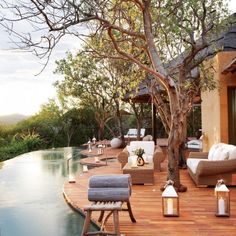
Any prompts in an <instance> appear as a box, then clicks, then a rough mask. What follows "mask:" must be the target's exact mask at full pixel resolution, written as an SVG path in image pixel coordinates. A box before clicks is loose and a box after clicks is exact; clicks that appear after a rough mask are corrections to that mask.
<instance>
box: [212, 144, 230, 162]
mask: <svg viewBox="0 0 236 236" xmlns="http://www.w3.org/2000/svg"><path fill="white" fill-rule="evenodd" d="M227 159H229V151H228V150H227V148H225V147H223V146H219V147H218V148H217V149H216V150H215V152H214V155H213V159H212V160H215V161H222V160H227Z"/></svg>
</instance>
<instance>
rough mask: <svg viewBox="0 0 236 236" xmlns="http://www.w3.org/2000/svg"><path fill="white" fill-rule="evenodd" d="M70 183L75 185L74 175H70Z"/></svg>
mask: <svg viewBox="0 0 236 236" xmlns="http://www.w3.org/2000/svg"><path fill="white" fill-rule="evenodd" d="M69 183H75V178H74V176H73V175H69Z"/></svg>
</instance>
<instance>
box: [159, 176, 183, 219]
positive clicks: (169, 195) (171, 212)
mask: <svg viewBox="0 0 236 236" xmlns="http://www.w3.org/2000/svg"><path fill="white" fill-rule="evenodd" d="M173 184H174V182H173V181H172V180H168V181H167V183H166V186H165V190H164V191H163V193H162V212H163V215H164V216H179V196H178V194H177V192H176V191H175V188H174V187H173Z"/></svg>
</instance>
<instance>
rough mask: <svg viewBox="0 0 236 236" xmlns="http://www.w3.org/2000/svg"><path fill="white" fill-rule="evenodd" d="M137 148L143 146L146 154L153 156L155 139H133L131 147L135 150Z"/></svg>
mask: <svg viewBox="0 0 236 236" xmlns="http://www.w3.org/2000/svg"><path fill="white" fill-rule="evenodd" d="M137 148H143V149H144V152H145V154H146V155H149V156H152V155H153V154H154V149H155V143H154V141H131V142H130V148H129V149H130V150H131V151H135V150H136V149H137ZM127 150H128V149H127Z"/></svg>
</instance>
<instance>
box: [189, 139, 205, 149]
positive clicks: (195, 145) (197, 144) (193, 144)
mask: <svg viewBox="0 0 236 236" xmlns="http://www.w3.org/2000/svg"><path fill="white" fill-rule="evenodd" d="M187 147H188V148H191V149H202V140H199V139H194V140H190V141H188V142H187Z"/></svg>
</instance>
